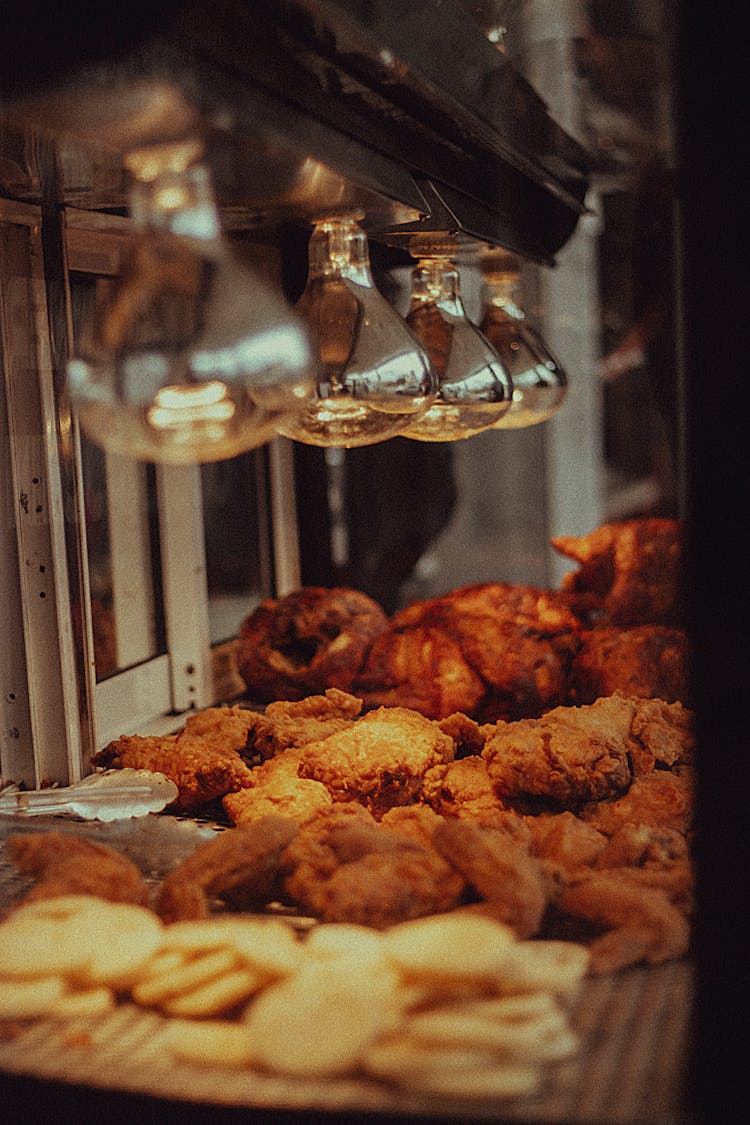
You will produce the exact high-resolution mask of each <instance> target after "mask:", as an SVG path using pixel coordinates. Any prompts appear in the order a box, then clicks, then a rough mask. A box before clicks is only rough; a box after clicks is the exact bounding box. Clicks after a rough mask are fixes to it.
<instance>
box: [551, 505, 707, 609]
mask: <svg viewBox="0 0 750 1125" xmlns="http://www.w3.org/2000/svg"><path fill="white" fill-rule="evenodd" d="M684 538H685V529H684V525H683V524H682V522H681V521H680V520H674V519H660V518H649V519H636V520H625V521H621V522H616V523H608V524H603V525H602V526H601V527H598V528H596V529H595V530H594V531H591V532H590V533H589V534H588V535H580V536H576V535H560V536H557V537H556V538H554V539H552V540H551V543H552V546H553V547H554V548H555V550H556V551H559V552H560V554H562V555H565V556H566V558H570V559H574V560H575V561H576V562H577V563H579V564H580V567H579V569H578V570H577V571H572V572H570V573H569V574H566V575H565V578H564V579H563V583H562V587H561V589H562V591H563V592H565V593H569V594H581V595H589V596H591V597H592V599H593V600H594V602H595V604H596V606H597V609H598V614H599V615H600V618H601V620H602V622H603V623H609V624H612V625H649V624H650V625H679V624H680V623H681V621H682V620H683V617H684V611H683V604H682V596H683V562H684Z"/></svg>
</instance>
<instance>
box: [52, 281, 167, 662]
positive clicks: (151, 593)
mask: <svg viewBox="0 0 750 1125" xmlns="http://www.w3.org/2000/svg"><path fill="white" fill-rule="evenodd" d="M108 284H110V282H109V281H108V280H107V279H102V278H96V277H93V276H90V275H79V274H75V275H73V276H72V277H71V302H72V309H73V329H74V333H80V332H81V331H83V330H85V325H86V323H87V322H88V320H89V318H90V316H92V314H93V312H94V310H95V307H96V304H97V302H98V301H99V300H100V299H101V297H102V294H103V292H104V290H105V288H106V286H107V285H108ZM81 461H82V473H83V485H84V497H85V516H86V538H87V547H88V563H89V581H90V587H91V614H92V624H93V633H94V659H95V665H96V678H97V680H102V679H104V678H105V677H107V676H110V675H112V674H113V673H115V672H119V671H122V670H123V669H125V668H128V667H131V666H133V665H135V664H139V663H141V662H142V661H144V660H149V659H151V658H152V657H154V656H158V655H160V654H162V653H164V652H165V651H166V645H165V630H164V615H163V610H162V605H161V580H160V568H159V550H158V542H159V540H158V532H157V522H156V521H157V514H156V513H157V507H156V477H155V473H154V471H153V467H152V466H151V465H148V464H147V463H145V462H139V461H134V460H132V459H130V458H126V457H115V456H111V455H108V454H105V453H104V451H103V450H102V449H100V448H99V447H98V446H96V445H93V444H92V443H91V442H89V441H87V440H86V439H85V438H84V437H83V436H82V437H81Z"/></svg>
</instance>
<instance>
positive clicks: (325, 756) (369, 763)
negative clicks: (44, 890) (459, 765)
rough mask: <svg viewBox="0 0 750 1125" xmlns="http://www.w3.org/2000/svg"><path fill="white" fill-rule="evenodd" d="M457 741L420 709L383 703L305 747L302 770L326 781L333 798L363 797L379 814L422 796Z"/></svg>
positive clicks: (374, 811)
mask: <svg viewBox="0 0 750 1125" xmlns="http://www.w3.org/2000/svg"><path fill="white" fill-rule="evenodd" d="M454 754H455V744H454V742H453V739H452V738H450V736H449V735H447V734H444V733H443V731H441V729H440V727H439V726H438V724H437V723H435V722H433V721H432V720H431V719H427V718H425V717H424V715H421V714H420V713H419V712H418V711H411V710H408V709H406V708H403V707H380V708H378V709H377V710H375V711H369V712H368V713H367V714H366V715H364V716H363V717H362V718H361V719H358V720H357V721H356V722H355V723H353V724H352V726H351V727H349V728H348V729H347V730H343V731H339V732H338V733H336V734H332V735H330V736H329V737H328V738H325V739H323V740H322V741H320V742H310V743H308V744H307V745H306V746H305V747H304V748H303V750H302V755H301V758H300V764H299V770H298V773H299V776H300V777H310V778H312V779H313V780H315V781H321V782H322V783H323V784H324V785H325V786H326V788H327V789H328V791H329V792H330V794H331V796H332V797H333V799H334V801H359V802H361V803H362V804H363V805H364V806H365V807H366V808H367V809H369V810H370V811H371V812H373V813H374V814H375V815H376V816H382V815H383V813H385V812H387V810H388V809H390V808H392V807H393V806H394V805H408V804H411V803H412V802H414V801H416V800H418V798H419V794H420V791H421V788H422V780H423V778H424V775H425V773H426V772H427V770H428V769H430V767H431V766H434V765H438V764H440V763H441V762H446V761H450V760H452V758H453V756H454Z"/></svg>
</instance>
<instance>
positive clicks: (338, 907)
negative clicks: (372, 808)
mask: <svg viewBox="0 0 750 1125" xmlns="http://www.w3.org/2000/svg"><path fill="white" fill-rule="evenodd" d="M282 870H283V872H284V874H285V878H284V892H285V894H286V895H287V896H288V897H289V898H290V899H291V900H292V901H294V902H296V903H298V904H299V905H300V906H301V907H302V908H303V909H305V910H307V911H309V912H310V913H311V914H313V915H314V916H315V917H316V918H319V919H320V920H321V921H323V922H351V923H355V924H358V925H365V926H372V927H373V928H375V929H384V928H386V927H387V926H391V925H395V924H396V923H397V922H402V921H407V920H408V919H410V918H419V917H421V916H422V915H425V914H434V913H437V912H439V911H442V910H449V909H450V908H451V907H453V906H455V905H456V904H457V903H458V902H460V900H461V897H462V895H463V893H464V887H465V885H464V881H463V879H462V878H461V877H460V876H459V875H458V874H456V872H455V871H454V870H453V869H452V868H451V866H450V865H449V864H448V863H446V861H445V860H444V859H443V858H442V857H441V856H440V855H438V854H437V852H436V851H435V850H433V849H432V848H428V847H425V846H423V845H422V844H420V843H418V842H417V841H416V840H414V839H410V838H409V837H407V836H406V835H404V834H403V833H401V832H395V831H392V830H390V829H388V828H384V827H383V826H382V825H381V824H379V823H378V822H377V821H376V820H375V818H374V817H373V816H372V815H371V814H370V813H369V812H367V810H366V809H365V808H364V807H363V806H361V805H359V804H357V803H355V802H347V803H340V804H334V805H333V806H332V807H331V808H330V809H326V810H323V811H321V812H319V813H318V814H317V815H316V816H315V817H314V818H313V819H312V820H310V821H308V822H307V824H304V825H303V826H302V827H301V828H300V830H299V833H298V834H297V836H296V837H295V838H294V840H292V842H291V843H290V844H289V846H288V847H287V849H286V851H285V852H284V855H283V859H282Z"/></svg>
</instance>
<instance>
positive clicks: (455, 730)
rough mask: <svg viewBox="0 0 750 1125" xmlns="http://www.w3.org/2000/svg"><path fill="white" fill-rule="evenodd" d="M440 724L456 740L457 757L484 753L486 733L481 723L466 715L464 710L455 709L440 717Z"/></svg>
mask: <svg viewBox="0 0 750 1125" xmlns="http://www.w3.org/2000/svg"><path fill="white" fill-rule="evenodd" d="M438 726H439V727H440V729H441V731H443V732H444V733H445V734H448V735H450V737H451V738H452V739H453V741H454V742H455V744H456V757H457V758H467V757H469V756H471V755H474V754H481V753H482V749H483V747H484V740H485V734H484V732H483V731H482V728H481V727H480V725H479V723H478V722H476V720H475V719H471V718H469V716H468V715H464V713H463V712H462V711H454V712H453V714H452V715H447V716H446V717H445V718H444V719H439V720H438Z"/></svg>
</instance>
